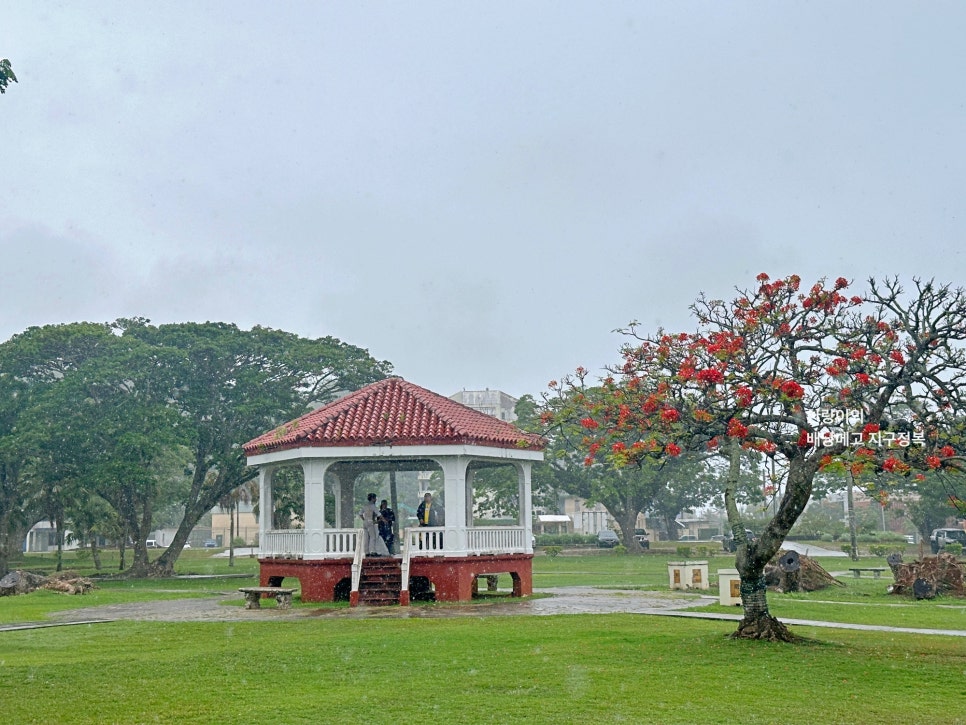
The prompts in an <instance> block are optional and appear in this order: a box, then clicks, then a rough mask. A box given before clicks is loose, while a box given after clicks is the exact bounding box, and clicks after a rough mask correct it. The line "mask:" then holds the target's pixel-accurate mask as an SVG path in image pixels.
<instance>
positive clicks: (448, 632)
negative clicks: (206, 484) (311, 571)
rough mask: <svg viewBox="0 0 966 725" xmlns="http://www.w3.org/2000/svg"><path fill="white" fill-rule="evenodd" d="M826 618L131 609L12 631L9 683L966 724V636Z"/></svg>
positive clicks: (141, 706) (18, 710)
mask: <svg viewBox="0 0 966 725" xmlns="http://www.w3.org/2000/svg"><path fill="white" fill-rule="evenodd" d="M819 634H820V635H821V636H822V637H823V642H822V643H812V644H807V645H802V646H795V647H792V646H789V645H773V644H765V643H753V642H735V641H731V640H729V639H727V638H725V637H724V636H723V633H722V628H721V625H720V623H712V622H701V621H697V622H695V621H690V620H673V619H668V618H663V617H660V618H659V617H642V616H636V615H608V616H595V615H572V616H554V617H492V618H473V619H462V618H460V619H417V620H391V621H390V620H378V619H376V620H362V621H360V620H332V619H325V618H323V619H312V618H310V619H306V620H299V621H294V622H293V621H288V622H265V621H260V622H245V623H183V624H181V623H179V624H169V623H168V624H160V623H134V622H117V623H111V624H101V625H86V626H79V627H65V628H57V629H53V630H52V629H46V630H33V631H28V632H7V633H3V635H2V637H3V644H4V646H3V654H2V655H0V697H2V698H3V701H4V713H5V717H6V719H7V720H8V721H10V722H58V723H65V724H66V723H100V722H113V723H143V722H155V721H160V722H166V721H170V720H172V719H175V718H176V719H177V720H178V721H180V722H213V721H216V722H224V723H241V722H251V721H258V720H270V721H276V722H286V723H302V722H306V723H308V722H320V721H325V722H348V723H354V722H396V721H407V722H409V721H424V720H427V719H431V720H433V721H436V722H452V723H460V722H474V723H475V722H480V723H498V722H533V723H559V722H581V721H588V722H635V723H696V722H700V723H734V722H745V723H775V722H783V723H794V722H803V723H804V722H822V723H854V722H856V721H857V719H856V718H857V717H859V714H860V713H861V720H862V721H865V722H893V721H902V722H913V723H914V722H926V721H927V720H930V721H932V720H934V719H935V715H936V713H937V712H942V713H944V716H943V721H944V722H950V723H955V722H962V720H957V719H956V716H955V715H953V716H950V713H955V712H959V711H960V708H961V697H962V689H963V672H964V670H966V654H964V652H963V648H962V642H961V641H954V640H952V638H941V637H912V636H889V637H884V636H878V635H872V636H870V635H869V633H855V632H844V631H835V632H828V631H822V632H821V633H819ZM789 682H794V686H792V687H789ZM67 693H69V697H68V695H67ZM68 702H69V706H67V704H66V703H68Z"/></svg>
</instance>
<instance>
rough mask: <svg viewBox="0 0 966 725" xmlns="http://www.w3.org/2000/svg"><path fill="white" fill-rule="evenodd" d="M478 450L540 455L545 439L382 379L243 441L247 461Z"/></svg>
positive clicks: (394, 379) (422, 390)
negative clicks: (370, 450)
mask: <svg viewBox="0 0 966 725" xmlns="http://www.w3.org/2000/svg"><path fill="white" fill-rule="evenodd" d="M380 445H391V446H425V445H478V446H488V447H492V448H511V449H517V450H530V451H541V450H543V448H544V447H545V443H544V440H543V439H542V438H541V437H540V436H538V435H536V434H533V433H525V432H523V431H521V430H520V429H519V428H517V427H516V426H514V425H512V424H510V423H507V422H506V421H502V420H498V419H497V418H494V417H492V416H489V415H486V414H485V413H481V412H479V411H477V410H473V409H472V408H468V407H466V406H465V405H463V404H461V403H457V402H456V401H454V400H450V399H449V398H446V397H444V396H442V395H438V394H437V393H433V392H431V391H429V390H426V389H425V388H421V387H419V386H418V385H414V384H413V383H409V382H406V381H405V380H403V379H402V378H399V377H391V378H386V379H385V380H380V381H379V382H377V383H373V384H372V385H367V386H366V387H364V388H362V389H361V390H357V391H356V392H354V393H350V394H349V395H347V396H345V397H344V398H340V399H339V400H336V401H335V402H332V403H329V404H328V405H325V406H322V407H321V408H318V409H317V410H313V411H312V412H311V413H306V414H305V415H303V416H302V417H300V418H296V419H295V420H293V421H290V422H288V423H285V424H284V425H281V426H279V427H278V428H276V429H274V430H271V431H268V432H267V433H264V434H262V435H260V436H259V437H258V438H255V439H253V440H250V441H248V443H246V444H245V445H244V446H243V449H244V451H245V454H246V455H247V456H256V455H259V454H263V453H270V452H274V451H284V450H290V449H294V448H306V447H317V448H325V447H344V446H380Z"/></svg>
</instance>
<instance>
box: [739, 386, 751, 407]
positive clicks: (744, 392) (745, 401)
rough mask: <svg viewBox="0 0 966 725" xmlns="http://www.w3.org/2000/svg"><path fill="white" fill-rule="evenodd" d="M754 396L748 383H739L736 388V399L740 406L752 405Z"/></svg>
mask: <svg viewBox="0 0 966 725" xmlns="http://www.w3.org/2000/svg"><path fill="white" fill-rule="evenodd" d="M752 398H753V393H752V392H751V388H749V387H748V386H746V385H739V386H738V388H737V389H736V390H735V400H736V401H737V403H738V407H739V408H747V407H748V406H750V405H751V401H752Z"/></svg>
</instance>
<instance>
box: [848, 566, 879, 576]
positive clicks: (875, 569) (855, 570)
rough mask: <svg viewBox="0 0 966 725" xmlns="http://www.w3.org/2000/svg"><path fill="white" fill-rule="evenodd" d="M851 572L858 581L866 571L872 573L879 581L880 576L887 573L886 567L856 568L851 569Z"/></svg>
mask: <svg viewBox="0 0 966 725" xmlns="http://www.w3.org/2000/svg"><path fill="white" fill-rule="evenodd" d="M849 571H850V572H852V576H854V577H855V578H856V579H858V578H859V577H860V576H861V575H862V572H864V571H871V572H872V576H873V577H875V578H876V579H878V578H879V575H880V574H882V572H884V571H885V567H884V566H866V567H855V568H852V569H849Z"/></svg>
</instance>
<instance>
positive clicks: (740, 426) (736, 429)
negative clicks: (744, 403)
mask: <svg viewBox="0 0 966 725" xmlns="http://www.w3.org/2000/svg"><path fill="white" fill-rule="evenodd" d="M728 435H729V436H731V437H732V438H744V437H745V436H746V435H748V426H746V425H745V424H744V423H742V422H741V421H740V420H738V419H737V418H732V419H731V420H729V421H728Z"/></svg>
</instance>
